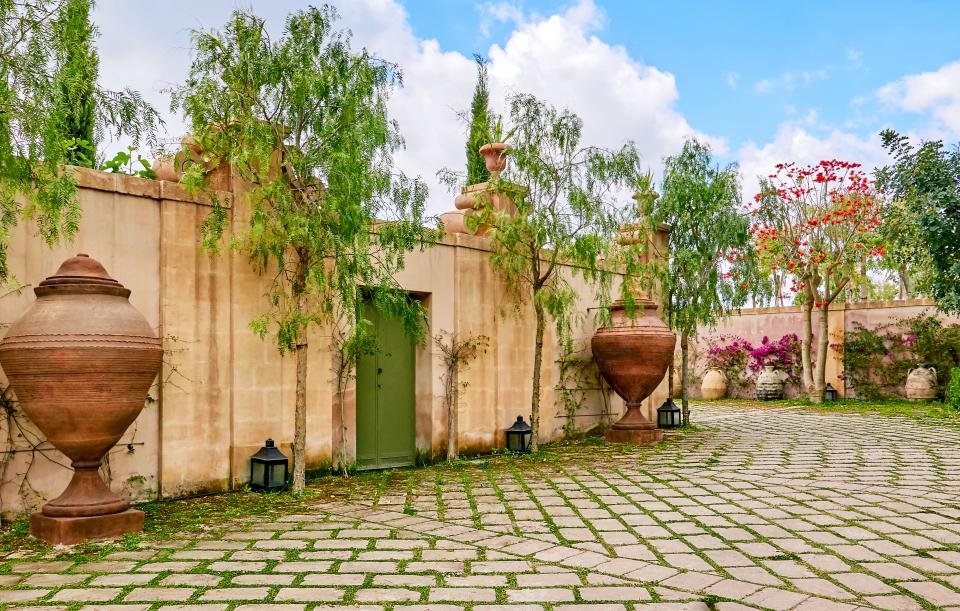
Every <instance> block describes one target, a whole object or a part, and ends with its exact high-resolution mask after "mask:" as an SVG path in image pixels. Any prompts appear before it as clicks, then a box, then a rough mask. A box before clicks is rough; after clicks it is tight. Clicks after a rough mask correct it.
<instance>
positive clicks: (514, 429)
mask: <svg viewBox="0 0 960 611" xmlns="http://www.w3.org/2000/svg"><path fill="white" fill-rule="evenodd" d="M506 432H507V449H508V450H510V451H511V452H529V451H530V439H531V438H532V437H533V430H532V429H531V428H530V425H529V424H527V423H526V422H524V421H523V416H517V421H516V422H514V423H513V426H511V427H510V428H508V429H507V431H506Z"/></svg>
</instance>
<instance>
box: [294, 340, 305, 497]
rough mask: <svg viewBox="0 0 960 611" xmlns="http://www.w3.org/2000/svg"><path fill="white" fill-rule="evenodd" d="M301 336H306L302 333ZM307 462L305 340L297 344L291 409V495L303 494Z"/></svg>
mask: <svg viewBox="0 0 960 611" xmlns="http://www.w3.org/2000/svg"><path fill="white" fill-rule="evenodd" d="M302 335H304V336H305V335H306V332H305V331H304V332H303V333H302ZM306 462H307V340H306V337H302V338H301V339H300V340H299V341H298V342H297V398H296V402H295V403H294V407H293V493H294V494H295V495H297V496H300V495H301V494H303V489H304V487H305V486H306V481H307V479H306Z"/></svg>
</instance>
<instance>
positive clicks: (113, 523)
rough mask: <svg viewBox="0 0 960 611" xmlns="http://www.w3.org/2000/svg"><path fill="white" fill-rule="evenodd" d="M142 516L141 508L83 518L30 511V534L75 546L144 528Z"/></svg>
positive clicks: (56, 543)
mask: <svg viewBox="0 0 960 611" xmlns="http://www.w3.org/2000/svg"><path fill="white" fill-rule="evenodd" d="M143 518H144V514H143V512H142V511H140V510H138V509H127V510H126V511H121V512H120V513H110V514H107V515H103V516H87V517H82V518H55V517H51V516H47V515H44V514H42V513H41V512H39V511H37V512H34V513H31V514H30V534H31V535H33V536H34V537H37V538H38V539H43V540H44V541H46V542H47V543H51V544H53V545H58V544H62V545H74V544H76V543H83V542H84V541H89V540H91V539H109V538H112V537H119V536H120V535H123V534H125V533H130V532H139V531H141V530H143Z"/></svg>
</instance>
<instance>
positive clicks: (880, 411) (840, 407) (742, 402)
mask: <svg viewBox="0 0 960 611" xmlns="http://www.w3.org/2000/svg"><path fill="white" fill-rule="evenodd" d="M691 403H692V404H693V405H692V407H693V409H692V410H691V413H692V417H693V418H694V419H695V418H696V414H695V410H696V406H697V405H698V404H699V405H704V404H706V405H710V406H713V407H721V408H722V407H735V408H741V409H742V408H746V407H750V408H754V407H755V408H765V409H783V408H796V409H802V410H809V411H814V412H817V413H821V414H834V413H855V414H877V415H880V416H903V417H906V418H914V419H917V420H937V421H938V424H947V425H952V426H960V412H957V411H955V410H952V409H950V408H949V407H947V406H946V405H944V404H943V403H941V402H939V401H931V402H929V403H925V402H913V401H903V400H867V399H837V400H836V401H830V402H829V403H820V404H815V403H811V402H810V400H809V399H805V398H796V399H781V400H777V401H756V400H753V399H719V400H717V401H700V400H696V399H694V400H692V401H691Z"/></svg>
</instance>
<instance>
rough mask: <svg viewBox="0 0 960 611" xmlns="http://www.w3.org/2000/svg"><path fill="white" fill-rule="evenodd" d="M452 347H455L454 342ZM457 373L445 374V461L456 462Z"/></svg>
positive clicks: (449, 372)
mask: <svg viewBox="0 0 960 611" xmlns="http://www.w3.org/2000/svg"><path fill="white" fill-rule="evenodd" d="M453 347H454V348H455V347H456V343H455V342H454V345H453ZM458 385H459V383H458V381H457V372H456V370H455V369H454V370H451V371H448V372H447V460H457V403H458V401H457V399H458V397H457V394H458V393H457V388H458Z"/></svg>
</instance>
